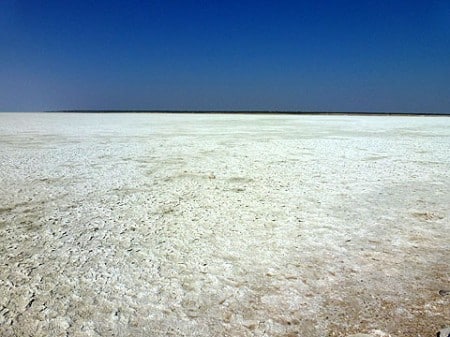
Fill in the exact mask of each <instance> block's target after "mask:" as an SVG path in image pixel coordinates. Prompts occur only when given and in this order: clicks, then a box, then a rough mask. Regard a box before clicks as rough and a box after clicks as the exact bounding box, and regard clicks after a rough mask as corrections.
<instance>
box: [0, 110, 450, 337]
mask: <svg viewBox="0 0 450 337" xmlns="http://www.w3.org/2000/svg"><path fill="white" fill-rule="evenodd" d="M449 205H450V118H448V117H375V116H371V117H362V116H274V115H271V116H264V115H257V116H251V115H176V114H174V115H164V114H0V336H171V335H172V336H286V337H287V336H304V337H310V336H311V337H314V336H347V335H351V334H353V333H357V332H361V333H372V334H374V335H378V336H382V335H385V336H387V335H391V336H397V337H401V336H408V337H412V336H422V337H424V336H435V334H436V332H437V330H438V329H440V328H442V327H444V326H449V325H450V296H449V295H440V294H439V290H450V289H449V288H450V258H449V256H450V207H449Z"/></svg>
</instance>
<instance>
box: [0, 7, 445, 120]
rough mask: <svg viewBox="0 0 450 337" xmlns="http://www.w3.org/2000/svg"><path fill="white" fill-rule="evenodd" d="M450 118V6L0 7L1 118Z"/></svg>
mask: <svg viewBox="0 0 450 337" xmlns="http://www.w3.org/2000/svg"><path fill="white" fill-rule="evenodd" d="M56 109H180V110H182V109H188V110H192V109H194V110H195V109H201V110H210V109H212V110H224V109H225V110H227V109H231V110H252V109H255V110H315V111H324V110H325V111H386V112H389V111H391V112H399V111H402V112H450V2H449V1H432V0H431V1H310V2H306V1H305V2H302V1H200V0H199V1H133V0H130V1H112V0H110V1H101V0H96V1H93V0H92V1H61V0H58V1H52V0H42V1H37V0H1V1H0V111H39V110H56Z"/></svg>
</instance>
